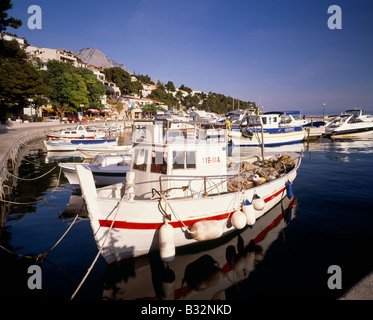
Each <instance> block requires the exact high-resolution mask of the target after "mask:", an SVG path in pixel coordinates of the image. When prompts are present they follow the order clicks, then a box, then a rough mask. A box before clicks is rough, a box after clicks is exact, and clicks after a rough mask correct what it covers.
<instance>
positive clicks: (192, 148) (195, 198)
mask: <svg viewBox="0 0 373 320" xmlns="http://www.w3.org/2000/svg"><path fill="white" fill-rule="evenodd" d="M165 130H166V131H165ZM189 130H191V131H192V133H190V134H189V133H188V132H187V131H189ZM193 130H194V131H193ZM195 130H196V129H195V128H194V129H186V130H181V134H180V135H178V136H175V135H174V134H173V135H169V134H168V132H167V128H165V127H162V126H161V127H159V126H158V125H157V124H155V125H150V124H149V125H147V128H146V133H147V134H146V135H145V136H143V135H140V137H141V142H140V143H136V141H135V147H134V151H133V161H132V165H131V170H130V172H128V173H127V184H126V186H124V185H122V186H120V185H119V186H118V185H115V186H108V187H106V188H105V189H104V190H99V189H96V187H95V182H94V178H93V175H92V172H91V171H90V170H88V169H87V168H85V166H84V165H82V164H77V165H76V171H77V173H78V177H79V183H80V187H81V190H82V195H83V198H84V200H85V203H86V206H87V210H88V212H89V218H90V222H91V226H92V229H93V234H94V237H95V239H96V242H97V245H98V247H99V248H100V252H101V254H102V256H103V257H104V258H105V259H106V261H107V262H109V263H110V262H112V261H115V260H119V259H122V258H127V257H136V256H140V255H144V254H147V253H149V252H150V251H153V250H159V252H160V255H161V258H162V259H163V260H164V261H166V262H167V261H171V260H173V258H174V255H175V248H176V247H181V246H187V245H193V244H196V243H198V242H201V241H209V240H214V239H217V238H220V237H222V236H225V235H227V234H229V233H231V232H233V231H234V230H237V229H242V228H244V227H245V226H246V225H247V224H249V225H252V224H254V223H255V221H256V219H257V218H259V217H261V216H262V215H263V214H265V213H266V212H267V211H268V210H270V209H271V208H272V207H273V206H275V205H276V204H277V203H278V202H279V201H281V199H283V198H284V197H285V196H286V195H288V196H289V197H291V195H292V190H291V186H292V183H293V182H294V179H295V177H296V175H297V170H298V167H299V165H300V161H301V158H300V155H298V154H289V155H290V157H288V158H286V157H279V155H276V156H270V155H267V157H266V159H265V161H264V162H259V161H258V157H252V158H250V159H247V161H246V162H245V163H243V162H239V163H237V164H235V165H233V164H232V163H229V167H230V168H233V169H231V171H228V169H227V135H226V134H225V135H216V137H215V138H214V139H208V140H202V139H201V138H200V137H202V136H203V137H207V135H206V134H205V135H202V134H201V133H200V134H199V135H198V136H199V138H198V139H197V138H196V137H197V134H196V131H195ZM199 130H202V129H201V128H199ZM150 133H152V134H150ZM134 136H136V135H134ZM274 166H276V167H277V169H274ZM238 168H241V169H242V168H244V169H242V170H243V171H242V170H239V169H238Z"/></svg>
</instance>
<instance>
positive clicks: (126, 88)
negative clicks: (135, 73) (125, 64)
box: [104, 67, 133, 94]
mask: <svg viewBox="0 0 373 320" xmlns="http://www.w3.org/2000/svg"><path fill="white" fill-rule="evenodd" d="M104 73H105V76H106V79H107V80H108V81H110V82H114V83H115V84H116V85H117V86H118V87H119V89H120V91H121V92H122V94H131V93H132V92H133V85H132V81H131V75H130V74H129V73H128V72H126V71H125V70H123V69H122V68H120V67H114V68H108V69H105V70H104Z"/></svg>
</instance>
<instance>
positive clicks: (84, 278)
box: [70, 196, 126, 300]
mask: <svg viewBox="0 0 373 320" xmlns="http://www.w3.org/2000/svg"><path fill="white" fill-rule="evenodd" d="M125 198H126V197H125V196H123V197H122V199H120V201H119V203H118V207H117V210H116V212H115V214H114V217H113V220H112V221H111V225H110V227H109V230H108V231H107V233H106V236H105V239H104V241H103V242H102V245H101V247H100V249H99V250H98V252H97V254H96V257H95V258H94V259H93V262H92V263H91V265H90V267H89V268H88V270H87V272H86V274H85V276H84V277H83V279H82V280H81V281H80V283H79V285H78V287H77V288H76V290H75V291H74V293H73V294H72V296H71V297H70V300H73V299H74V298H75V296H76V294H77V293H78V292H79V290H80V288H81V287H82V285H83V283H84V282H85V280H86V279H87V277H88V275H89V274H90V273H91V271H92V269H93V267H94V265H95V264H96V262H97V260H98V258H99V257H100V255H101V251H102V249H103V248H104V245H105V243H106V240H107V239H108V237H109V234H110V232H111V229H113V226H114V222H115V220H116V218H117V215H118V212H119V209H120V207H121V205H122V203H123V199H125ZM112 212H113V211H112ZM112 212H111V213H110V214H112ZM110 214H109V216H110Z"/></svg>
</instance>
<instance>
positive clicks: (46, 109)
mask: <svg viewBox="0 0 373 320" xmlns="http://www.w3.org/2000/svg"><path fill="white" fill-rule="evenodd" d="M42 109H43V110H45V111H48V112H56V110H54V109H53V108H47V107H42Z"/></svg>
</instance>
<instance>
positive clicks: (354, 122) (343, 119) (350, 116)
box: [325, 108, 373, 139]
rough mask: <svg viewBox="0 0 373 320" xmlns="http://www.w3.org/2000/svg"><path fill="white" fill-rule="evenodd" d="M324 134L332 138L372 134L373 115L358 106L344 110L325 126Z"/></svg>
mask: <svg viewBox="0 0 373 320" xmlns="http://www.w3.org/2000/svg"><path fill="white" fill-rule="evenodd" d="M325 135H326V136H327V137H329V138H332V139H338V138H340V139H345V138H357V137H361V136H366V135H373V116H372V115H367V114H364V111H363V110H362V109H358V108H355V109H350V110H346V112H345V113H343V114H341V115H339V116H336V117H334V118H333V119H332V120H331V121H330V122H329V123H328V124H327V125H326V126H325Z"/></svg>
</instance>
